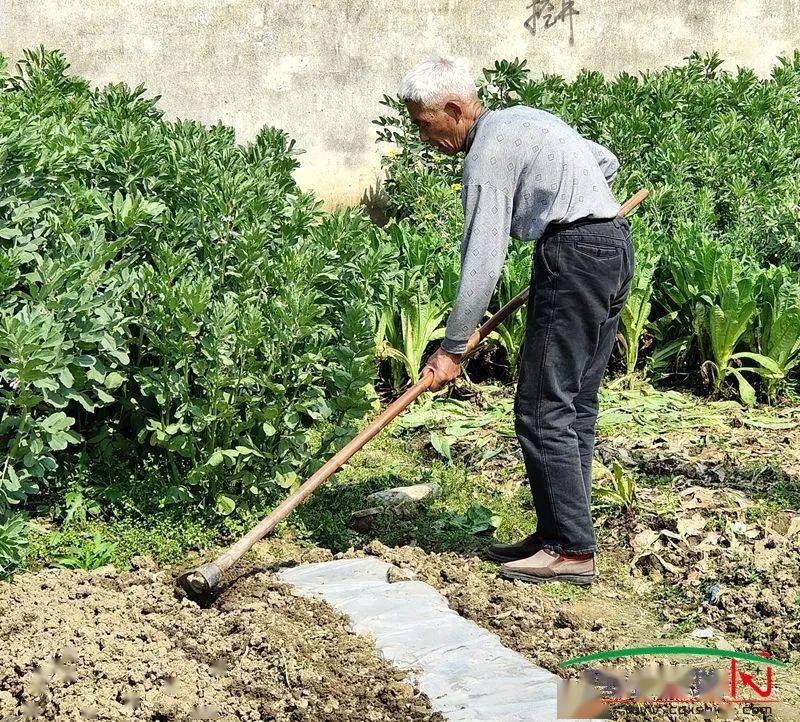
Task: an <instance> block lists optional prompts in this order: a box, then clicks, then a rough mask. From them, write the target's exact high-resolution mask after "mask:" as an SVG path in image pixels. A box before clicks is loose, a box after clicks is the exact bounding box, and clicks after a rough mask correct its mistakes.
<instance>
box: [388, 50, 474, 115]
mask: <svg viewBox="0 0 800 722" xmlns="http://www.w3.org/2000/svg"><path fill="white" fill-rule="evenodd" d="M400 97H401V98H402V99H403V100H411V101H413V102H415V103H419V104H420V105H422V106H423V107H425V108H432V107H436V106H438V105H442V104H443V103H444V102H445V101H446V99H447V98H451V97H456V98H462V99H464V100H473V99H475V98H476V97H477V90H476V89H475V78H474V77H473V75H472V72H471V71H470V69H469V65H468V64H467V63H466V62H465V61H463V60H455V59H451V58H436V59H435V60H423V61H422V62H421V63H417V64H416V65H415V66H414V67H413V68H411V70H409V71H408V73H407V74H406V77H405V78H403V82H402V83H401V84H400Z"/></svg>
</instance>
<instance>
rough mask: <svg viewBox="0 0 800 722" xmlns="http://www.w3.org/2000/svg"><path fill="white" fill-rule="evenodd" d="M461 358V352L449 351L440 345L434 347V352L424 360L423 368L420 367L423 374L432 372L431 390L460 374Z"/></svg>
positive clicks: (435, 389)
mask: <svg viewBox="0 0 800 722" xmlns="http://www.w3.org/2000/svg"><path fill="white" fill-rule="evenodd" d="M462 358H463V354H459V353H450V352H449V351H445V350H444V349H443V348H441V347H440V348H438V349H436V352H435V353H433V354H432V355H431V357H430V358H429V359H428V360H427V361H426V362H425V368H423V369H422V373H423V375H424V374H426V373H427V372H428V371H432V372H433V383H432V384H431V385H430V390H431V391H438V390H439V389H440V388H442V387H443V386H446V385H447V384H449V383H450V382H451V381H453V380H455V379H457V378H458V377H459V376H460V375H461V359H462Z"/></svg>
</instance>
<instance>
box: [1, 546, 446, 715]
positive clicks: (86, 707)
mask: <svg viewBox="0 0 800 722" xmlns="http://www.w3.org/2000/svg"><path fill="white" fill-rule="evenodd" d="M137 566H138V567H139V568H138V569H134V570H133V571H131V572H118V571H116V570H115V569H114V568H113V567H104V568H102V569H99V570H96V571H93V572H85V571H67V570H52V569H50V570H45V571H42V572H39V573H37V574H28V575H20V576H18V577H16V578H15V579H14V580H13V582H11V583H0V609H2V610H3V613H2V616H0V639H2V640H3V643H2V645H0V719H9V720H22V719H31V718H35V719H41V720H58V721H59V722H64V721H66V720H70V721H72V720H150V721H153V722H155V721H162V722H165V721H167V720H180V721H181V722H183V721H184V720H187V721H188V720H225V721H234V720H236V721H249V720H252V721H253V722H256V721H260V720H266V719H269V720H331V721H333V720H336V721H337V722H339V721H340V720H358V721H359V722H362V721H364V720H376V721H380V720H392V721H395V720H409V721H411V720H414V721H416V720H438V719H441V717H440V716H439V715H438V714H433V713H431V710H430V705H429V702H428V700H427V698H426V697H424V696H423V695H422V694H421V693H420V692H419V690H418V689H417V688H416V687H414V686H413V685H412V684H409V683H408V682H407V681H406V680H405V678H404V675H403V673H402V672H400V671H398V670H397V669H395V668H394V667H392V666H391V665H389V664H388V663H387V662H386V661H385V660H383V659H381V658H380V657H378V656H377V655H376V652H375V650H374V648H373V647H372V645H371V644H370V641H369V640H368V639H367V638H364V637H359V636H356V635H355V634H354V633H353V632H352V631H351V630H350V629H349V627H348V624H347V621H346V619H345V618H344V617H342V616H340V615H338V614H336V613H335V612H333V611H332V610H331V609H330V608H329V607H328V606H327V605H325V604H324V603H322V602H318V601H315V600H311V599H306V598H304V597H300V596H295V595H294V594H293V593H292V590H291V588H289V587H287V586H286V585H284V584H282V583H280V582H278V581H277V580H276V578H275V577H274V575H273V574H272V573H270V572H268V571H265V570H264V569H263V568H259V567H253V566H252V565H251V567H250V568H249V569H248V568H247V565H244V566H243V568H242V570H241V571H240V575H239V578H238V580H237V581H236V583H235V584H233V585H232V586H230V587H229V588H228V590H227V591H226V592H224V593H223V594H222V595H221V596H220V597H219V598H218V599H217V600H216V602H215V603H214V604H213V605H212V606H210V607H209V608H202V607H200V606H198V605H197V604H195V603H194V602H192V601H190V600H189V599H186V598H184V597H183V596H182V595H180V594H178V593H176V591H175V586H174V579H173V577H172V575H170V574H169V573H167V572H163V571H157V570H156V569H155V567H154V565H152V564H150V563H148V562H146V561H144V560H141V559H139V560H138V561H137Z"/></svg>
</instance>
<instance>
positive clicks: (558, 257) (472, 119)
mask: <svg viewBox="0 0 800 722" xmlns="http://www.w3.org/2000/svg"><path fill="white" fill-rule="evenodd" d="M401 96H402V97H403V99H404V100H405V103H406V106H407V108H408V112H409V114H410V116H411V119H412V121H413V122H414V123H415V125H416V126H417V127H418V129H419V135H420V138H421V139H422V140H423V141H424V142H427V143H429V144H430V145H432V146H435V147H436V148H438V149H439V150H440V151H441V152H442V153H445V154H447V155H455V154H457V153H462V152H463V153H465V154H466V158H465V161H464V170H463V176H462V183H461V196H462V202H463V207H464V233H463V239H462V242H461V276H460V282H459V286H458V292H457V295H456V300H455V304H454V306H453V310H452V312H451V313H450V317H449V319H448V321H447V330H446V335H445V338H444V341H443V342H442V344H441V347H440V348H439V349H438V350H437V351H436V353H434V354H433V355H432V356H431V357H430V358H429V359H428V361H427V363H426V369H430V370H431V371H433V374H434V382H433V386H432V388H433V389H438V388H441V387H442V386H443V385H444V384H446V383H448V382H449V381H452V380H453V379H455V378H456V377H457V376H458V375H459V373H460V363H461V358H462V355H463V353H464V351H465V349H466V346H467V341H468V339H469V337H470V335H471V334H472V333H473V332H474V331H475V328H476V327H477V326H478V325H479V323H480V322H481V321H482V319H483V317H484V315H485V313H486V309H487V306H488V304H489V301H490V299H491V297H492V294H493V292H494V289H495V286H496V284H497V281H498V279H499V277H500V272H501V270H502V267H503V263H504V261H505V257H506V250H507V246H508V240H509V235H514V236H515V237H517V238H520V239H523V240H528V241H532V242H535V244H536V246H535V250H534V253H533V274H532V280H531V293H530V299H529V305H528V319H527V328H526V333H525V341H524V343H523V346H522V351H521V354H520V367H519V381H518V384H517V393H516V398H515V404H514V412H515V425H516V432H517V436H518V438H519V442H520V445H521V447H522V455H523V458H524V460H525V468H526V471H527V475H528V480H529V483H530V487H531V493H532V495H533V501H534V505H535V508H536V516H537V530H536V533H535V534H532V535H531V536H529V537H527V538H525V539H523V540H522V541H520V542H517V543H515V544H495V545H493V546H492V547H490V549H489V556H490V557H491V558H492V559H493V560H494V561H498V562H502V563H503V564H502V574H503V575H504V576H507V577H513V578H518V579H523V580H525V581H531V582H540V581H554V580H561V581H569V582H573V583H576V584H591V583H592V581H593V580H594V578H595V574H596V571H595V560H594V553H595V536H594V527H593V524H592V516H591V509H590V492H591V471H592V453H593V447H594V433H595V422H596V419H597V410H598V402H597V393H598V389H599V387H600V381H601V379H602V377H603V373H604V371H605V368H606V366H607V364H608V359H609V356H610V354H611V350H612V346H613V344H614V338H615V334H616V329H617V324H618V321H619V315H620V311H621V310H622V307H623V305H624V303H625V299H626V297H627V294H628V288H629V285H630V281H631V277H632V275H633V263H634V260H633V247H632V244H631V236H630V227H629V224H628V222H627V221H626V220H624V219H623V218H621V217H619V216H618V213H619V210H620V205H619V203H617V201H616V199H615V198H614V196H613V194H612V192H611V189H610V188H609V182H610V181H611V179H612V178H613V177H614V175H615V174H616V171H617V168H618V167H619V163H618V161H617V159H616V157H615V156H614V155H613V154H612V153H611V152H610V151H608V150H607V149H606V148H604V147H602V146H600V145H598V144H596V143H593V142H592V141H590V140H587V139H585V138H583V137H581V136H580V135H579V134H578V133H577V132H576V131H575V130H574V129H572V128H571V127H570V126H569V125H567V124H566V123H564V122H563V121H562V120H560V119H559V118H557V117H556V116H554V115H551V114H550V113H547V112H545V111H542V110H536V109H534V108H530V107H526V106H521V105H520V106H514V107H511V108H505V109H503V110H488V109H486V108H484V107H482V106H481V104H480V102H479V100H478V97H477V93H476V88H475V83H474V80H473V76H472V75H471V73H470V72H469V69H468V68H467V67H466V66H464V65H463V64H461V63H459V62H455V61H451V60H446V59H440V60H432V61H426V62H423V63H420V64H419V65H417V66H415V67H414V68H413V69H412V70H411V71H410V72H409V73H408V75H406V77H405V79H404V80H403V83H402V87H401Z"/></svg>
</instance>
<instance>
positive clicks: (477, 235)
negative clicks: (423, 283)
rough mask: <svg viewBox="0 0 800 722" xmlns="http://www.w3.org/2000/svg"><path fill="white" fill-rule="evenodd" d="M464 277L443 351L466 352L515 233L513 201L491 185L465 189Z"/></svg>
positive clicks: (448, 326) (462, 244)
mask: <svg viewBox="0 0 800 722" xmlns="http://www.w3.org/2000/svg"><path fill="white" fill-rule="evenodd" d="M462 193H463V204H464V234H463V237H462V240H461V274H460V277H459V281H458V290H457V292H456V300H455V303H454V305H453V310H452V311H451V312H450V316H449V318H448V320H447V329H446V332H445V337H444V340H443V341H442V348H443V349H444V350H445V351H449V352H450V353H464V351H465V350H466V348H467V342H468V341H469V337H470V336H471V335H472V334H473V332H474V331H475V329H476V328H477V326H478V324H479V323H480V322H481V320H482V319H483V316H484V314H485V313H486V309H487V308H488V307H489V302H490V301H491V298H492V294H493V293H494V289H495V287H496V286H497V282H498V280H499V279H500V273H501V271H502V270H503V263H504V262H505V260H506V253H507V251H508V238H509V235H510V233H511V214H512V208H513V206H512V202H511V199H510V198H509V197H508V196H507V195H506V194H505V193H504V192H503V191H501V190H500V189H498V188H495V187H494V186H493V185H490V184H487V183H477V184H470V185H466V186H464V188H463V189H462Z"/></svg>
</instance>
